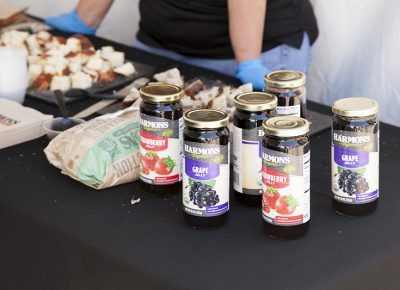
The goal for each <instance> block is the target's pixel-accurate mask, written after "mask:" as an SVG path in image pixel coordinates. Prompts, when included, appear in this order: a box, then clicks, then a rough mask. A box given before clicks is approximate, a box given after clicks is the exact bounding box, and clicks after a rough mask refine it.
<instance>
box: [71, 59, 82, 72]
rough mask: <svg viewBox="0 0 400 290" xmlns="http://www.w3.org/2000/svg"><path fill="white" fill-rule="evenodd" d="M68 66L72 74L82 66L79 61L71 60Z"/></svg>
mask: <svg viewBox="0 0 400 290" xmlns="http://www.w3.org/2000/svg"><path fill="white" fill-rule="evenodd" d="M68 68H69V71H70V72H71V73H73V74H74V73H77V72H79V71H80V70H81V68H82V66H81V63H80V62H79V61H73V62H70V63H69V65H68Z"/></svg>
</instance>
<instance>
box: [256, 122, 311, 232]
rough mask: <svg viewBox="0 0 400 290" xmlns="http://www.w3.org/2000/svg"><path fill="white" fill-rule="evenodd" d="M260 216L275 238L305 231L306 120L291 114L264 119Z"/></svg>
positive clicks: (307, 199)
mask: <svg viewBox="0 0 400 290" xmlns="http://www.w3.org/2000/svg"><path fill="white" fill-rule="evenodd" d="M263 127H264V132H265V136H264V140H263V155H262V183H263V185H262V188H263V194H262V216H263V225H264V231H265V233H266V234H267V235H269V236H271V237H277V238H285V239H293V238H297V237H300V236H302V235H304V234H305V233H306V232H307V230H308V227H309V221H310V143H309V141H310V139H309V137H308V131H309V122H308V121H307V120H305V119H303V118H299V117H293V116H281V117H274V118H271V119H268V120H266V121H264V123H263Z"/></svg>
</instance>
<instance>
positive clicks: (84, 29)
mask: <svg viewBox="0 0 400 290" xmlns="http://www.w3.org/2000/svg"><path fill="white" fill-rule="evenodd" d="M112 3H113V0H80V1H79V3H78V6H77V7H76V9H74V10H72V11H71V12H69V13H64V14H61V15H59V16H55V17H49V18H46V20H45V22H46V23H47V24H48V25H50V26H53V27H55V28H57V29H59V30H62V31H65V32H71V33H82V34H88V35H93V34H94V33H95V32H96V30H97V27H98V26H99V25H100V23H101V21H102V20H103V19H104V16H105V15H106V14H107V12H108V10H109V9H110V7H111V4H112Z"/></svg>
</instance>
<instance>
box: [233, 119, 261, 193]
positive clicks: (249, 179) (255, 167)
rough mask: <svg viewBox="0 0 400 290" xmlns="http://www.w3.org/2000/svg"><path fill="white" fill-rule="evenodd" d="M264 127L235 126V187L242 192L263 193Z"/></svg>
mask: <svg viewBox="0 0 400 290" xmlns="http://www.w3.org/2000/svg"><path fill="white" fill-rule="evenodd" d="M263 136H264V131H263V129H262V127H258V128H253V129H250V130H249V129H241V128H238V127H236V126H234V127H233V188H234V189H235V190H236V191H237V192H240V193H243V194H249V195H261V193H262V174H261V167H262V158H261V157H262V138H263Z"/></svg>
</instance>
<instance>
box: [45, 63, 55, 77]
mask: <svg viewBox="0 0 400 290" xmlns="http://www.w3.org/2000/svg"><path fill="white" fill-rule="evenodd" d="M43 72H44V73H46V74H51V75H55V74H56V68H55V67H54V66H53V65H51V64H46V65H45V66H44V67H43Z"/></svg>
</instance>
